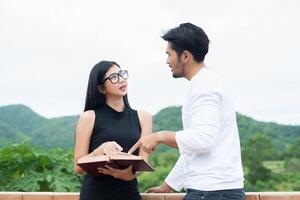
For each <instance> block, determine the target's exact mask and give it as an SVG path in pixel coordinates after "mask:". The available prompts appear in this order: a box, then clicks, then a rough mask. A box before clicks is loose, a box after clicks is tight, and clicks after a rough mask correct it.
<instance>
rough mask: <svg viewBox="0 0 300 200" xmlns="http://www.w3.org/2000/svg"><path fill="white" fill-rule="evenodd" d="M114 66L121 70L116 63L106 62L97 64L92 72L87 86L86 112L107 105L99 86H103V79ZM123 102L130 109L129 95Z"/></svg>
mask: <svg viewBox="0 0 300 200" xmlns="http://www.w3.org/2000/svg"><path fill="white" fill-rule="evenodd" d="M114 65H115V66H117V67H119V68H121V67H120V65H118V64H117V63H116V62H114V61H105V60H104V61H100V62H99V63H97V64H96V65H95V66H94V67H93V69H92V70H91V72H90V76H89V82H88V86H87V92H86V98H85V106H84V111H87V110H95V109H96V108H99V107H102V106H103V105H105V103H106V97H105V95H104V94H103V93H101V92H100V91H99V88H98V86H103V79H104V76H105V74H106V72H107V71H108V70H109V69H110V68H111V67H112V66H114ZM123 100H124V104H125V106H126V107H128V108H130V105H129V102H128V98H127V94H126V95H125V96H124V97H123Z"/></svg>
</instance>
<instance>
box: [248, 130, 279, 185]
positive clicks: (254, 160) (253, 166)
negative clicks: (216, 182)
mask: <svg viewBox="0 0 300 200" xmlns="http://www.w3.org/2000/svg"><path fill="white" fill-rule="evenodd" d="M275 155H276V149H275V146H274V144H273V143H272V140H271V139H270V138H268V137H266V136H263V135H261V134H256V135H254V136H252V137H251V138H250V139H249V140H248V141H247V142H246V143H245V146H244V148H243V149H242V159H243V163H244V165H245V167H246V168H247V170H248V173H247V174H246V179H247V180H248V181H249V183H250V184H255V183H256V182H257V181H258V180H260V181H265V180H267V179H268V178H270V175H271V171H270V170H269V169H267V168H266V167H264V165H263V161H264V160H272V159H274V157H276V156H275Z"/></svg>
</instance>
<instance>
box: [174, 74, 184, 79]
mask: <svg viewBox="0 0 300 200" xmlns="http://www.w3.org/2000/svg"><path fill="white" fill-rule="evenodd" d="M172 76H173V78H182V77H183V76H182V75H181V74H174V73H173V74H172Z"/></svg>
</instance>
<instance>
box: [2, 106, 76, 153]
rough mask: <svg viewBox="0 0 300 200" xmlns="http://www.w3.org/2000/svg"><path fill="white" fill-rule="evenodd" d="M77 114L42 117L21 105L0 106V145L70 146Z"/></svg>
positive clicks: (72, 142)
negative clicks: (25, 142)
mask: <svg viewBox="0 0 300 200" xmlns="http://www.w3.org/2000/svg"><path fill="white" fill-rule="evenodd" d="M77 118H78V117H77V116H68V117H60V118H51V119H47V118H44V117H42V116H40V115H38V114H37V113H35V112H34V111H33V110H31V109H30V108H29V107H26V106H24V105H9V106H3V107H0V136H1V141H0V146H7V145H10V144H12V143H20V142H22V141H24V140H25V141H28V142H29V143H30V144H32V145H34V146H39V147H46V148H49V147H62V148H71V147H72V146H73V145H74V133H75V125H76V122H77Z"/></svg>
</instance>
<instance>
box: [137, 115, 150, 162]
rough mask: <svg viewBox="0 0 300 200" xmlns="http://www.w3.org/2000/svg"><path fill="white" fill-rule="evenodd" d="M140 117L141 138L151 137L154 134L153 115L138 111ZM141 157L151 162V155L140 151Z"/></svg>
mask: <svg viewBox="0 0 300 200" xmlns="http://www.w3.org/2000/svg"><path fill="white" fill-rule="evenodd" d="M138 116H139V120H140V123H141V129H142V130H141V137H143V136H146V135H150V134H151V133H152V115H151V114H150V113H149V112H146V111H142V110H138ZM139 155H140V156H142V157H143V158H144V159H145V160H146V161H147V162H148V161H149V157H150V154H149V153H147V152H145V151H143V150H142V149H141V148H140V150H139Z"/></svg>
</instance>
